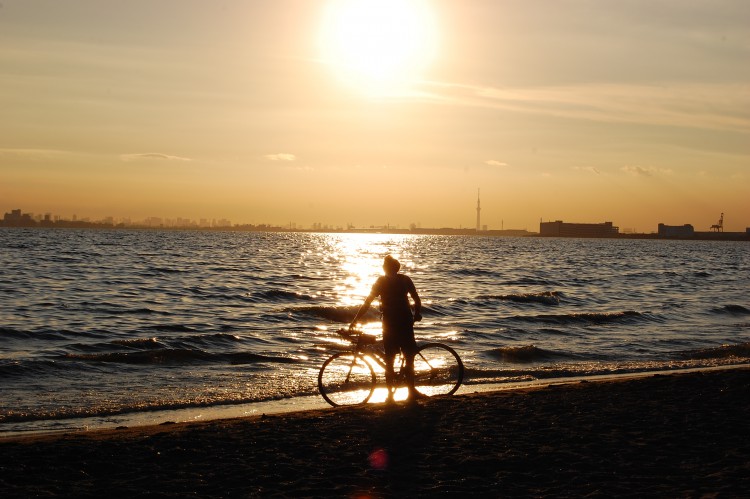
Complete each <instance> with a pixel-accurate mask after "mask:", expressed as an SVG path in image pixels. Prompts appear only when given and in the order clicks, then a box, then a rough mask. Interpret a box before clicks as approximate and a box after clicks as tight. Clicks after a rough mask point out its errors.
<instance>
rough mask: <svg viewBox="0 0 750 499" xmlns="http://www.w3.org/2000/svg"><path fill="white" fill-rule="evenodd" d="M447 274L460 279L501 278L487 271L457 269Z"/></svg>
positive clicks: (497, 274) (493, 272) (495, 273)
mask: <svg viewBox="0 0 750 499" xmlns="http://www.w3.org/2000/svg"><path fill="white" fill-rule="evenodd" d="M447 274H449V275H457V276H460V277H484V276H486V277H500V274H499V273H497V272H495V271H492V270H486V269H455V270H450V271H448V272H447Z"/></svg>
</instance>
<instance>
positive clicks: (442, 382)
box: [414, 343, 464, 397]
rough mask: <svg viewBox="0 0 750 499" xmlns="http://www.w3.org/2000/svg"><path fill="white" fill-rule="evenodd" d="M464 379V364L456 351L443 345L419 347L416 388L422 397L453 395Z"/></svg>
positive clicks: (415, 362)
mask: <svg viewBox="0 0 750 499" xmlns="http://www.w3.org/2000/svg"><path fill="white" fill-rule="evenodd" d="M463 379H464V364H463V362H461V357H459V356H458V354H457V353H456V351H455V350H453V349H452V348H451V347H449V346H447V345H443V344H442V343H427V344H426V345H423V346H421V347H419V350H417V355H416V356H415V357H414V387H415V388H416V389H417V391H418V392H419V393H421V394H422V395H427V396H428V397H432V396H435V395H453V394H454V393H455V392H456V390H458V387H459V386H461V382H462V381H463Z"/></svg>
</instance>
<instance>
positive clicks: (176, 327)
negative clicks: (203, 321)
mask: <svg viewBox="0 0 750 499" xmlns="http://www.w3.org/2000/svg"><path fill="white" fill-rule="evenodd" d="M144 329H148V330H151V331H164V332H171V333H190V332H194V331H195V329H193V328H192V327H190V326H185V325H183V324H154V325H152V326H145V327H144Z"/></svg>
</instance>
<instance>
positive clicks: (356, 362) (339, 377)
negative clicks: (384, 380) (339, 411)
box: [318, 352, 376, 407]
mask: <svg viewBox="0 0 750 499" xmlns="http://www.w3.org/2000/svg"><path fill="white" fill-rule="evenodd" d="M375 380H376V378H375V370H374V369H373V368H372V366H371V365H370V364H368V363H367V361H366V360H365V359H364V358H363V357H362V356H360V355H357V354H354V353H352V352H339V353H336V354H333V355H332V356H331V357H330V358H329V359H328V360H326V361H325V362H324V363H323V366H322V367H321V368H320V373H318V389H319V390H320V394H321V395H322V396H323V398H324V399H325V400H326V402H328V403H329V404H331V405H332V406H334V407H336V406H339V405H357V404H364V403H366V402H367V401H368V400H370V397H371V396H372V392H373V390H374V389H375Z"/></svg>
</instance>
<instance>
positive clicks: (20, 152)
mask: <svg viewBox="0 0 750 499" xmlns="http://www.w3.org/2000/svg"><path fill="white" fill-rule="evenodd" d="M64 154H71V152H70V151H61V150H58V149H13V148H5V149H4V148H0V156H16V157H27V158H50V157H53V156H60V155H64Z"/></svg>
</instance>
